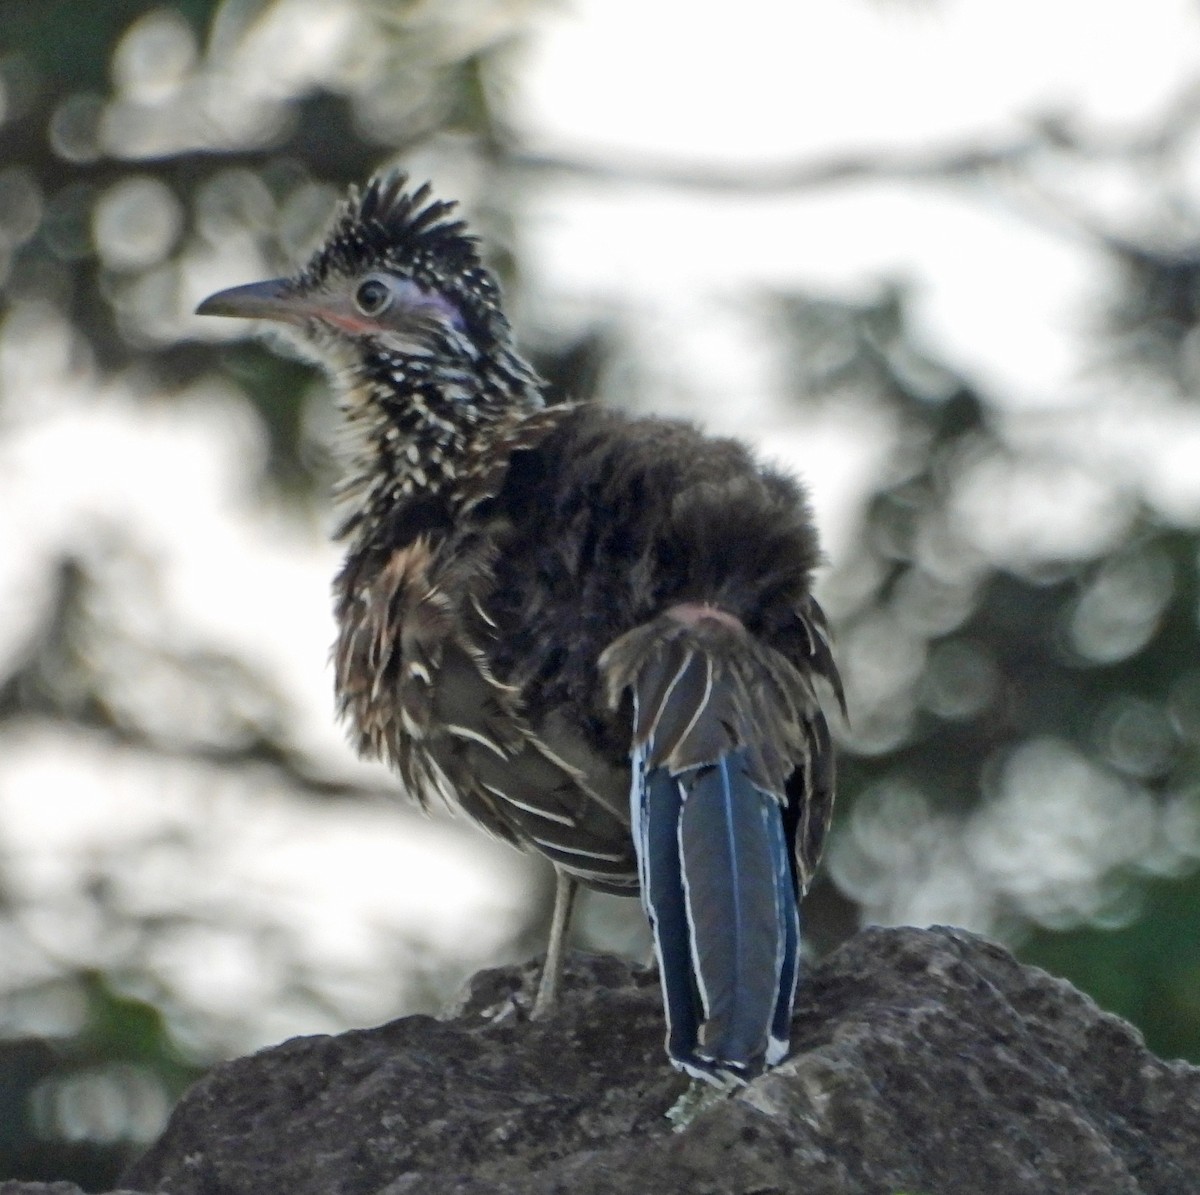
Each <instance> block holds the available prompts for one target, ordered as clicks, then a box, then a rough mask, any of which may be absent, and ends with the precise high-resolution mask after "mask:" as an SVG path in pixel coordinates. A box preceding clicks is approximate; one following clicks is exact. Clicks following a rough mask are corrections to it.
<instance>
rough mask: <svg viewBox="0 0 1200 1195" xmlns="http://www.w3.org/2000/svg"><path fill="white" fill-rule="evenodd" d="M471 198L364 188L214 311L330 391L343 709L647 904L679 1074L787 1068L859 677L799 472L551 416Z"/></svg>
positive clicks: (474, 805)
mask: <svg viewBox="0 0 1200 1195" xmlns="http://www.w3.org/2000/svg"><path fill="white" fill-rule="evenodd" d="M453 208H454V204H452V203H446V202H441V201H438V200H435V199H432V198H431V196H430V192H429V188H428V186H423V187H420V188H419V189H416V190H410V189H409V188H408V186H407V183H406V179H405V177H404V176H403V175H402V174H399V173H392V174H386V175H382V176H379V177H376V178H375V179H373V180H372V181H371V182H370V183H369V184H368V185H367V186H366V188H365V189H364V190H363V191H362V192H361V193H359V192H356V191H355V192H352V193H351V195H350V197H349V199H348V200H347V201H346V202H345V203H344V205H343V206H342V207H341V209H340V210H339V212H338V214H337V216H336V218H335V220H334V223H333V227H332V229H331V231H330V233H329V235H328V237H327V239H326V241H325V243H324V244H323V245H322V246H321V247H320V248H319V249H318V250H317V251H316V253H315V254H314V255H313V257H312V258H311V260H310V261H309V262H308V264H307V265H306V266H305V267H304V268H303V270H301V271H300V272H299V273H298V274H296V275H295V276H294V277H290V278H281V279H274V280H271V281H267V282H257V283H252V284H250V285H248V286H237V287H233V288H232V289H230V290H224V291H221V292H220V293H219V294H215V295H213V296H212V297H211V298H209V299H206V300H205V301H204V302H203V303H202V304H201V305H200V307H199V312H200V313H201V314H206V315H226V316H241V317H250V318H257V319H266V320H274V321H282V322H283V323H285V324H291V325H293V326H294V327H295V328H296V329H298V332H299V334H300V337H301V339H302V341H303V342H304V343H305V344H306V345H307V346H308V348H309V349H310V351H313V352H314V353H315V355H316V357H317V358H318V360H319V361H320V362H321V363H322V364H323V365H324V366H325V367H326V369H327V370H328V372H329V373H330V375H331V377H332V379H333V382H334V384H335V386H336V388H337V391H338V393H339V395H340V407H341V428H342V432H341V441H340V459H341V480H340V483H339V485H338V488H337V495H336V496H337V500H338V504H339V510H340V525H339V530H338V533H337V534H338V536H339V538H340V539H342V540H344V541H345V543H346V547H347V552H346V561H345V565H344V567H343V568H342V570H341V572H340V574H339V575H338V577H337V580H336V582H335V600H336V613H337V622H338V628H339V629H338V637H337V643H336V646H335V650H334V661H335V672H336V687H337V697H338V702H339V707H340V710H341V713H342V715H343V716H344V718H345V720H346V722H347V723H348V725H349V728H350V731H351V734H352V736H353V739H354V741H355V743H356V744H357V746H358V749H359V750H360V751H361V752H362V753H363V754H364V755H367V756H370V757H373V758H380V759H383V760H385V761H387V762H388V763H389V764H391V765H392V766H393V767H394V768H395V769H396V770H397V771H398V772H399V774H400V777H401V778H402V780H403V782H404V785H405V787H406V788H407V789H408V791H409V792H410V793H411V794H412V795H413V796H414V797H415V798H416V799H417V800H418V801H420V802H421V803H422V804H423V805H428V804H429V803H430V802H432V801H435V800H439V799H444V800H446V801H448V802H449V803H450V804H451V805H454V806H457V807H458V808H460V809H462V810H464V811H465V812H466V813H467V814H469V815H470V816H471V817H472V818H474V819H475V820H476V821H478V822H479V823H480V824H481V825H483V826H484V827H485V828H486V829H487V830H489V831H491V832H492V833H493V834H495V835H496V836H498V837H500V838H502V839H505V840H506V841H508V842H510V843H513V844H515V845H517V846H520V847H525V848H531V849H533V850H536V851H540V852H541V853H542V854H543V855H545V856H546V857H547V858H548V859H549V860H550V861H551V863H553V865H554V867H555V869H556V871H557V875H558V883H557V886H556V899H555V910H554V917H553V922H552V927H551V935H550V944H549V948H548V950H547V957H546V962H545V964H544V966H543V971H542V979H541V983H540V985H539V989H538V995H537V1000H536V1002H535V1015H536V1014H543V1013H545V1012H546V1011H548V1010H549V1009H550V1008H551V1007H552V1005H553V1003H554V999H555V994H556V990H557V985H558V980H559V975H560V971H561V966H562V956H563V944H564V941H565V938H566V934H567V930H568V927H569V921H570V914H571V904H572V899H573V896H574V894H575V891H576V887H577V885H578V884H580V883H582V884H586V885H587V886H588V887H590V888H595V889H599V890H600V891H605V892H618V893H627V894H630V895H632V894H634V893H636V892H638V891H639V889H640V892H641V898H642V902H643V904H644V906H645V910H646V913H647V915H648V917H649V921H650V925H651V928H652V931H653V936H654V943H655V950H656V952H657V956H658V963H659V968H660V973H661V977H662V991H663V1002H664V1007H665V1011H666V1020H667V1053H668V1055H669V1057H670V1060H671V1062H672V1063H673V1064H674V1065H675V1066H676V1067H677V1068H679V1069H680V1070H683V1071H685V1072H687V1073H688V1074H690V1075H692V1076H693V1077H695V1078H699V1079H703V1080H705V1081H707V1082H709V1083H712V1084H714V1085H716V1086H729V1085H731V1084H734V1083H737V1082H740V1081H743V1080H745V1079H746V1078H748V1077H750V1076H752V1075H753V1074H755V1073H757V1072H758V1071H760V1070H761V1069H762V1068H763V1067H764V1066H771V1065H773V1064H774V1063H776V1062H778V1061H779V1060H780V1059H781V1058H782V1057H783V1056H784V1054H785V1053H786V1052H787V1046H788V1028H789V1022H790V1020H791V1012H792V1002H793V998H794V993H795V987H796V978H797V970H798V965H799V953H800V927H799V913H798V902H799V899H800V897H801V896H802V895H803V893H804V891H805V889H806V888H807V887H808V884H809V881H810V880H811V879H812V874H813V869H814V867H815V866H816V863H817V859H818V856H819V855H820V852H821V846H822V841H823V839H824V837H825V833H826V830H827V828H828V825H829V817H830V811H831V808H832V805H833V760H832V753H831V750H830V743H829V734H828V730H827V727H826V722H825V719H824V717H823V715H822V713H821V709H820V706H819V704H818V693H817V686H816V684H815V682H816V681H817V680H818V679H819V678H823V679H824V681H826V682H828V683H829V684H830V686H831V687H832V692H833V693H834V694H835V695H836V697H837V700H838V701H839V702H840V701H841V700H842V696H841V688H840V684H839V681H838V676H837V671H836V668H835V666H834V661H833V657H832V655H831V653H830V647H829V637H828V634H827V631H826V627H825V620H824V617H823V616H822V613H821V610H820V608H819V607H818V605H817V603H816V602H815V601H814V600H813V596H812V593H811V588H810V586H811V580H812V572H813V569H814V567H815V566H816V565H817V563H818V558H819V552H818V547H817V538H816V534H815V532H814V530H813V526H812V523H811V519H810V515H809V510H808V507H807V504H806V501H805V497H804V494H803V491H802V490H801V489H800V487H799V486H798V484H797V483H796V482H795V481H794V480H792V479H790V478H788V477H786V476H783V475H781V474H779V473H776V472H773V471H771V470H770V469H767V468H764V467H763V466H761V465H760V464H758V463H757V462H756V461H755V460H754V458H753V457H752V456H751V454H750V453H749V452H748V451H747V449H746V448H745V447H743V446H742V445H741V444H739V443H737V442H736V441H733V440H727V439H712V438H706V437H705V436H703V435H701V434H700V433H699V432H698V431H697V430H696V429H695V428H693V427H692V426H690V425H688V424H686V423H681V422H675V421H669V420H662V419H633V418H630V417H627V416H625V415H623V414H620V413H618V412H615V411H611V410H606V409H604V408H602V407H599V406H597V405H593V404H591V403H561V404H555V405H547V403H546V401H545V399H544V396H543V393H542V386H541V383H540V381H539V379H538V377H537V376H536V374H535V373H534V371H533V370H532V369H531V368H530V366H529V365H528V364H527V363H526V361H525V360H524V359H523V358H522V356H521V355H520V353H519V352H518V350H517V348H516V346H515V342H514V337H513V334H512V331H511V329H510V327H509V324H508V321H507V319H506V318H505V316H504V312H503V310H502V309H501V306H500V296H499V292H498V290H497V287H496V283H495V282H494V280H493V278H492V276H491V274H490V273H489V272H488V271H487V270H486V269H485V268H484V266H483V265H482V263H481V261H480V258H479V254H478V250H477V246H476V242H475V240H474V238H472V237H471V236H470V235H468V233H467V232H466V229H465V226H464V225H463V224H462V223H461V222H460V221H458V220H456V219H454V218H453V215H452V211H453Z"/></svg>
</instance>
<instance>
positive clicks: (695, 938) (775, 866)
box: [633, 750, 799, 1083]
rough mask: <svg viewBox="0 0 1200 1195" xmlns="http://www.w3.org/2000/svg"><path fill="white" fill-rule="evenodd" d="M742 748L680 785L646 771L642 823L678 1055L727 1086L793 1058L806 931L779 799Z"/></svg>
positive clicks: (670, 1037) (672, 1046)
mask: <svg viewBox="0 0 1200 1195" xmlns="http://www.w3.org/2000/svg"><path fill="white" fill-rule="evenodd" d="M745 756H746V753H745V752H744V751H742V750H738V751H732V752H729V753H727V754H725V755H722V756H721V758H720V759H718V760H717V762H716V763H715V764H712V765H706V766H704V767H700V768H695V769H692V770H690V771H688V772H685V773H682V774H680V775H679V776H675V777H673V776H671V775H670V772H669V771H668V769H666V768H663V767H658V768H649V769H644V768H640V767H639V768H636V769H635V773H634V792H633V805H634V807H635V811H634V817H633V824H634V832H635V835H637V839H636V841H637V843H638V848H639V849H638V855H639V859H640V860H641V862H642V869H643V875H642V897H643V901H644V903H645V906H646V912H647V914H648V916H649V918H650V922H651V927H652V930H653V933H654V938H655V945H656V950H657V952H658V958H659V966H660V974H661V978H662V987H663V1002H664V1005H665V1008H666V1013H667V1053H668V1055H669V1057H670V1058H671V1061H672V1062H673V1063H674V1064H675V1065H676V1066H677V1067H679V1068H680V1069H681V1070H684V1071H687V1072H688V1073H689V1074H692V1075H694V1076H697V1077H701V1078H705V1079H708V1080H710V1081H716V1082H722V1083H723V1082H726V1081H728V1080H729V1079H731V1078H733V1079H743V1078H745V1077H747V1076H749V1075H752V1074H754V1073H755V1072H756V1071H757V1070H759V1069H760V1068H761V1067H762V1066H763V1065H765V1064H770V1063H773V1062H777V1061H778V1060H779V1058H780V1057H782V1053H781V1052H780V1051H779V1049H778V1045H777V1043H778V1041H779V1040H782V1041H783V1042H784V1047H783V1049H784V1052H786V1040H787V1028H786V1022H787V1021H788V1020H790V1016H791V1005H792V998H793V994H794V991H795V983H796V958H797V952H798V939H799V926H798V921H797V912H796V896H795V889H794V885H793V881H792V878H791V865H790V863H789V854H790V849H789V847H788V844H787V840H786V838H785V835H784V830H783V818H782V810H781V807H780V803H779V801H778V800H777V799H776V798H775V797H774V796H772V795H771V794H769V793H765V792H763V791H762V790H761V789H759V788H757V787H756V786H755V785H754V784H753V783H752V782H751V780H750V778H749V775H748V773H747V770H746V766H745V764H746V759H745Z"/></svg>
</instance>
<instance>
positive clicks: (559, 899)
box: [532, 867, 579, 1021]
mask: <svg viewBox="0 0 1200 1195" xmlns="http://www.w3.org/2000/svg"><path fill="white" fill-rule="evenodd" d="M554 881H555V882H554V915H553V916H552V917H551V919H550V942H549V944H548V945H547V946H546V961H545V962H544V963H543V964H542V977H541V979H540V980H539V982H538V990H537V998H536V999H535V1000H534V1002H533V1013H532V1016H533V1019H534V1020H535V1021H536V1020H538V1019H539V1018H541V1017H544V1016H547V1015H549V1013H550V1012H552V1011H553V1009H554V1006H555V1004H556V1003H558V988H559V983H560V981H561V980H562V969H563V959H564V957H565V956H566V946H567V930H568V929H569V928H570V925H571V910H572V908H574V905H575V893H576V892H577V891H578V889H579V883H578V881H577V880H575V879H573V878H572V877H571V876H569V875H567V873H566V872H565V871H563V870H562V869H561V868H558V867H556V868H555V869H554Z"/></svg>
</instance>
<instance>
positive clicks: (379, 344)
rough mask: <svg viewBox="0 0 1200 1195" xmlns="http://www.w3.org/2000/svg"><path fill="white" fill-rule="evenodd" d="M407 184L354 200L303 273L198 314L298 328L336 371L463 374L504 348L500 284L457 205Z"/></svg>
mask: <svg viewBox="0 0 1200 1195" xmlns="http://www.w3.org/2000/svg"><path fill="white" fill-rule="evenodd" d="M407 181H408V180H407V178H406V176H405V175H404V174H402V173H400V172H391V173H387V174H382V175H377V176H376V177H375V178H373V179H372V180H371V181H370V182H369V183H368V184H367V186H366V187H365V188H364V190H363V191H362V192H361V194H360V193H359V192H358V191H357V190H352V191H351V193H350V195H349V197H348V198H347V199H346V201H345V202H344V203H343V204H342V206H341V207H340V209H339V210H338V213H337V215H336V217H335V219H334V222H333V226H332V228H331V229H330V232H329V234H328V235H327V237H326V238H325V242H324V243H323V244H322V245H321V246H320V247H319V248H318V249H317V250H316V252H315V253H314V254H313V255H312V257H311V258H310V259H309V261H308V263H307V265H305V267H304V268H303V269H302V270H301V271H300V272H299V273H297V274H295V275H293V276H291V277H286V278H273V279H270V280H268V281H266V282H252V283H250V284H248V285H246V286H235V287H231V288H230V289H229V290H223V291H219V292H218V293H217V294H215V295H211V296H210V297H209V298H207V299H205V300H204V302H203V303H201V304H200V306H199V307H198V308H197V309H196V310H197V313H198V314H200V315H226V316H238V317H242V318H247V319H265V320H273V321H277V322H281V323H284V324H291V325H293V326H295V327H296V328H298V329H299V331H300V333H301V336H302V339H303V340H305V341H307V342H308V343H309V344H310V345H311V347H312V348H314V349H315V350H316V351H317V354H318V356H319V357H321V358H322V359H323V360H325V361H326V363H327V364H329V365H330V366H332V367H333V368H335V369H338V370H340V369H342V368H345V367H350V368H352V369H353V368H355V367H358V368H359V369H366V370H368V371H369V370H370V369H371V368H372V367H374V369H376V370H383V371H385V372H386V371H387V370H388V369H389V368H390V367H391V365H392V364H393V363H394V362H395V360H396V358H397V357H403V358H412V357H437V358H438V359H439V360H441V361H443V362H455V363H457V364H459V365H466V364H468V363H469V362H471V361H473V360H479V359H483V358H486V357H487V356H488V355H489V354H492V353H494V352H495V351H496V350H497V349H499V348H505V347H507V346H508V343H509V340H510V336H511V333H510V330H509V325H508V321H507V320H506V319H505V317H504V314H503V312H502V311H501V309H500V302H499V292H498V289H497V287H496V283H495V281H494V280H493V278H492V276H491V274H490V273H489V272H488V271H487V270H486V269H485V268H484V266H483V265H482V263H481V262H480V259H479V253H478V251H477V248H476V243H475V239H474V238H473V237H472V236H470V235H468V233H467V232H466V227H465V225H464V224H463V223H462V222H461V221H459V220H455V219H453V218H452V217H451V213H452V212H453V210H454V207H455V205H454V204H453V203H448V202H445V201H441V200H435V199H431V197H430V189H429V186H428V184H425V185H424V186H421V187H419V188H417V189H416V190H413V191H409V190H408V189H407Z"/></svg>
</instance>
